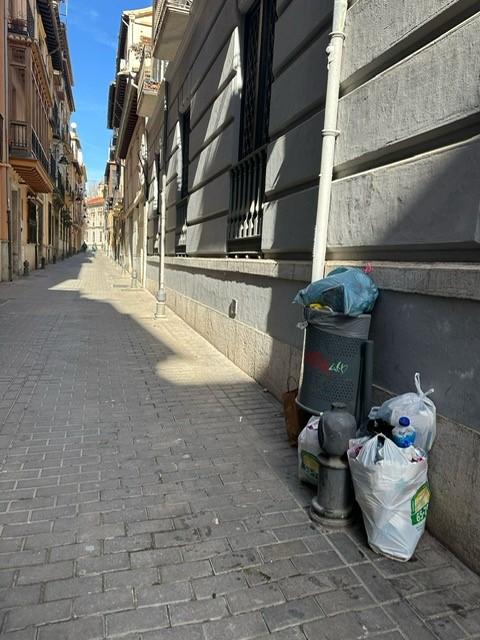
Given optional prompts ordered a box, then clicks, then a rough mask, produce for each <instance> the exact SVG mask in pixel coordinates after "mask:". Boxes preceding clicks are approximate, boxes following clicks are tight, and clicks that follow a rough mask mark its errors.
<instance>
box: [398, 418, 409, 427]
mask: <svg viewBox="0 0 480 640" xmlns="http://www.w3.org/2000/svg"><path fill="white" fill-rule="evenodd" d="M398 424H399V425H400V426H401V427H409V426H410V420H409V418H406V417H405V416H402V417H401V418H400V420H399V421H398Z"/></svg>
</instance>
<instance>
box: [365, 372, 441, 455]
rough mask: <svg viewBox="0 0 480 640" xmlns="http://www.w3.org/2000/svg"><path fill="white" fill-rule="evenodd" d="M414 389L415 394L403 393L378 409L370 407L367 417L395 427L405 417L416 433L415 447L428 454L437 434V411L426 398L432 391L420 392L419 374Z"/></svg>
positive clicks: (416, 376)
mask: <svg viewBox="0 0 480 640" xmlns="http://www.w3.org/2000/svg"><path fill="white" fill-rule="evenodd" d="M415 388H416V390H417V391H416V393H415V392H412V393H404V394H403V395H401V396H395V397H394V398H391V399H390V400H386V401H385V402H384V403H383V404H382V405H381V406H380V407H372V409H371V410H370V413H369V416H368V417H369V418H370V419H371V420H383V421H384V422H387V423H388V424H390V425H391V426H392V427H396V426H397V425H398V423H399V420H400V418H401V417H402V416H406V417H407V418H408V419H409V420H410V424H411V425H412V427H413V428H414V429H415V432H416V438H415V446H416V447H420V448H421V449H423V450H424V451H426V452H427V453H428V452H429V451H430V449H431V448H432V445H433V441H434V440H435V436H436V433H437V426H436V425H437V411H436V408H435V405H434V403H433V402H432V400H430V398H429V397H428V396H429V395H430V394H432V393H433V391H434V390H433V389H429V390H428V391H422V388H421V386H420V374H419V373H416V374H415Z"/></svg>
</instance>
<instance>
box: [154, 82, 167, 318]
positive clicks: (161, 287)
mask: <svg viewBox="0 0 480 640" xmlns="http://www.w3.org/2000/svg"><path fill="white" fill-rule="evenodd" d="M164 83H165V95H164V107H163V140H162V156H163V158H162V194H161V208H160V243H159V244H160V246H159V249H160V264H159V269H158V279H159V283H158V292H157V307H156V310H155V318H165V316H166V314H165V306H166V301H167V293H166V291H165V221H166V218H167V166H168V165H167V149H168V145H167V134H168V122H167V120H168V82H167V81H166V80H164Z"/></svg>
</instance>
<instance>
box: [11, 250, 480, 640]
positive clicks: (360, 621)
mask: <svg viewBox="0 0 480 640" xmlns="http://www.w3.org/2000/svg"><path fill="white" fill-rule="evenodd" d="M154 306H155V301H154V299H153V298H152V296H151V295H150V294H148V293H146V292H144V291H142V290H140V289H132V288H130V279H129V278H128V277H127V276H122V274H121V271H120V269H119V268H118V267H117V266H114V265H113V264H112V263H111V261H110V260H108V259H107V258H106V257H104V256H103V255H99V256H97V257H95V258H93V257H91V256H89V255H86V256H85V255H82V256H76V257H74V258H72V259H70V260H67V261H65V262H62V263H58V264H56V265H53V266H49V267H48V268H47V270H45V271H38V272H36V273H34V274H32V275H31V276H30V277H28V278H23V279H21V280H17V281H16V282H15V283H14V284H2V285H0V359H1V362H2V365H3V366H2V371H1V377H0V425H1V427H0V446H1V460H2V466H1V471H2V474H1V478H0V484H1V493H0V511H1V513H0V518H1V519H0V531H1V537H0V587H1V592H0V606H1V616H0V624H1V627H0V628H1V632H0V635H1V637H2V638H7V639H9V640H67V639H74V638H75V639H78V640H93V639H96V638H117V637H118V638H120V637H122V638H128V640H133V639H136V640H138V639H141V640H153V639H155V640H164V639H165V640H247V639H249V638H266V637H272V638H276V639H277V640H300V639H301V640H305V638H307V639H308V640H350V639H351V640H353V639H354V638H360V637H367V636H368V637H370V636H374V637H375V638H379V639H382V640H401V639H402V638H403V639H408V638H412V639H413V638H415V640H433V639H435V638H437V639H439V640H460V639H462V638H470V637H480V608H479V607H480V581H479V579H478V578H477V577H476V576H475V575H474V574H473V573H472V572H470V571H469V570H468V569H467V568H465V567H464V566H463V565H462V564H460V562H458V561H457V560H456V559H455V558H454V556H453V555H451V554H450V553H449V552H448V551H446V550H445V549H444V548H443V547H442V546H441V545H439V544H438V543H437V542H436V541H435V540H434V539H433V538H432V537H431V536H429V535H428V534H426V535H425V536H424V538H423V540H422V542H421V543H420V545H419V548H418V551H417V553H416V555H415V558H414V560H413V561H411V562H409V563H406V564H402V563H399V562H395V561H392V560H389V559H386V558H381V557H379V556H377V555H375V554H374V553H373V552H371V551H370V550H369V549H368V548H367V547H366V544H365V540H364V536H363V534H362V530H361V528H360V527H357V528H353V529H348V530H346V531H343V530H342V531H329V532H326V531H322V530H321V529H320V528H318V527H316V526H314V525H312V524H311V523H310V521H309V519H308V516H307V513H306V510H305V507H306V505H308V503H309V499H310V497H311V492H310V491H309V490H308V489H305V488H301V487H300V486H299V483H298V481H297V479H296V450H295V449H292V448H290V447H289V445H288V442H287V440H286V437H285V427H284V423H283V417H282V415H281V407H280V405H279V404H278V403H277V402H276V401H275V400H274V399H273V398H272V396H270V395H269V394H267V393H264V391H263V389H262V388H260V387H259V386H258V385H257V384H255V383H254V382H253V381H252V380H251V379H250V378H249V377H248V376H246V375H245V374H244V373H243V372H241V371H240V370H239V369H238V368H236V367H235V366H234V365H233V364H232V363H230V362H229V361H228V360H227V359H226V358H225V357H223V356H222V355H221V354H220V353H219V352H217V351H216V350H215V349H214V348H213V347H212V346H210V345H209V344H208V343H207V342H206V341H205V340H203V338H201V337H200V336H198V335H197V334H195V333H194V332H193V331H192V330H191V329H190V328H189V327H188V326H187V325H186V324H185V323H183V322H182V321H181V320H180V319H178V318H177V317H176V316H174V315H173V314H171V313H170V314H169V315H168V318H167V319H166V320H163V321H154V319H153V311H154Z"/></svg>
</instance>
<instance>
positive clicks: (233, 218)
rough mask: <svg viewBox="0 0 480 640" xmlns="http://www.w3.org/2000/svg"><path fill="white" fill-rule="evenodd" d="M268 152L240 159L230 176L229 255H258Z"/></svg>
mask: <svg viewBox="0 0 480 640" xmlns="http://www.w3.org/2000/svg"><path fill="white" fill-rule="evenodd" d="M266 166H267V149H266V147H265V146H264V147H260V148H259V149H257V150H256V151H254V152H253V153H251V154H250V155H249V156H247V157H246V158H243V160H241V161H240V162H239V163H238V164H237V165H235V167H233V169H232V170H231V173H230V212H229V216H228V232H227V241H228V252H229V253H242V254H247V253H252V252H253V253H258V252H260V249H261V239H262V222H263V203H264V194H265V170H266Z"/></svg>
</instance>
